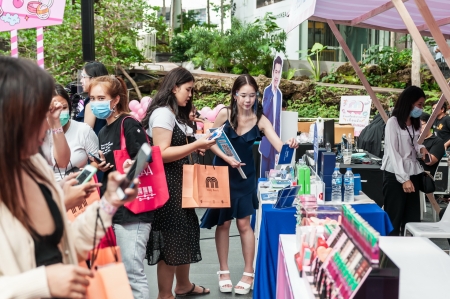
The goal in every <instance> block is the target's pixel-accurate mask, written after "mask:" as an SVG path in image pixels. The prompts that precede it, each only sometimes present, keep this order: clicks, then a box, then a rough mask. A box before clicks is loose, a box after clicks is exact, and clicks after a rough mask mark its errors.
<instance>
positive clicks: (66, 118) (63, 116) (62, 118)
mask: <svg viewBox="0 0 450 299" xmlns="http://www.w3.org/2000/svg"><path fill="white" fill-rule="evenodd" d="M69 119H70V114H69V111H67V110H66V111H61V114H60V115H59V121H60V122H61V126H63V127H64V126H65V125H66V124H67V123H68V122H69Z"/></svg>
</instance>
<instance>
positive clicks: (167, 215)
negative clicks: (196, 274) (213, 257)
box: [142, 67, 215, 299]
mask: <svg viewBox="0 0 450 299" xmlns="http://www.w3.org/2000/svg"><path fill="white" fill-rule="evenodd" d="M193 89H194V77H193V76H192V74H191V73H190V72H189V71H188V70H186V69H185V68H182V67H179V68H175V69H173V70H171V71H170V72H169V73H167V75H166V76H165V77H164V79H163V81H162V83H161V85H160V87H159V90H158V93H157V94H156V96H155V97H154V98H153V101H152V103H151V104H150V106H149V107H148V109H147V115H146V116H145V117H144V119H143V120H142V124H143V126H144V127H145V129H146V130H147V133H148V135H149V136H150V139H151V142H152V144H153V145H156V146H159V148H160V149H161V155H162V159H163V162H164V170H165V172H166V178H167V186H168V188H169V196H170V197H169V200H168V201H167V203H166V204H165V205H164V206H163V207H162V208H160V209H158V210H156V211H155V221H154V222H153V229H152V232H151V234H150V240H149V242H148V245H147V260H148V264H149V265H155V264H157V265H158V288H159V293H158V298H159V299H172V298H173V293H172V285H173V279H174V277H175V276H176V278H177V280H176V286H175V290H174V291H175V295H176V296H177V297H178V296H179V297H184V296H196V295H205V294H209V290H208V289H206V288H204V287H202V286H198V285H196V284H194V283H191V282H190V280H189V268H190V264H191V263H197V262H199V261H201V260H202V255H201V252H200V228H199V225H198V217H197V214H196V213H195V209H183V208H182V207H181V193H182V181H183V165H184V164H189V156H190V154H191V153H193V152H195V151H203V150H205V149H208V148H210V147H211V146H212V145H213V144H215V141H214V140H207V137H203V138H202V139H199V140H195V139H194V138H193V137H192V136H193V133H194V132H193V129H192V128H191V127H190V126H189V122H190V121H189V113H190V111H191V107H192V95H193ZM194 140H195V141H194Z"/></svg>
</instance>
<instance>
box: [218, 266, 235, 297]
mask: <svg viewBox="0 0 450 299" xmlns="http://www.w3.org/2000/svg"><path fill="white" fill-rule="evenodd" d="M221 274H230V270H224V271H217V276H218V278H219V290H220V291H221V292H222V293H231V292H232V291H233V282H231V280H229V279H227V280H220V275H221ZM226 285H230V286H231V287H225V286H226Z"/></svg>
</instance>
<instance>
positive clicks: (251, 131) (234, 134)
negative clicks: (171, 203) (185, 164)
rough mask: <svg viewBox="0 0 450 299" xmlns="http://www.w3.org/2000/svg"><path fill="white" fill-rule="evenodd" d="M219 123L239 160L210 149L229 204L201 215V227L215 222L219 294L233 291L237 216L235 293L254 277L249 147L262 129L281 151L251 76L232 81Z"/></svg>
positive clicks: (252, 172) (248, 286) (255, 203)
mask: <svg viewBox="0 0 450 299" xmlns="http://www.w3.org/2000/svg"><path fill="white" fill-rule="evenodd" d="M222 125H224V129H223V131H224V132H225V134H226V135H227V137H228V139H229V140H230V143H231V144H232V145H233V148H234V149H235V151H236V153H237V155H238V156H239V158H240V160H241V161H242V162H238V161H237V160H236V159H234V157H232V156H228V155H226V154H225V153H223V152H222V151H221V150H220V149H219V147H217V146H214V147H212V148H211V150H212V151H213V152H214V153H215V154H216V157H215V158H214V164H215V165H218V166H228V167H229V169H228V173H229V180H230V197H231V207H230V208H222V209H208V210H207V211H206V213H205V215H204V216H203V218H202V223H201V227H202V228H208V229H210V228H212V227H214V226H216V225H217V228H216V236H215V238H216V249H217V255H218V257H219V264H220V271H218V272H217V274H218V275H219V288H220V291H221V292H222V293H229V292H232V290H233V285H232V282H231V280H230V271H229V268H228V248H229V235H230V226H231V220H233V219H236V225H237V228H238V230H239V235H240V237H241V243H242V254H243V256H244V262H245V267H244V274H243V276H242V278H241V280H240V281H239V282H238V284H237V285H236V287H235V288H234V292H235V293H236V294H242V295H245V294H248V293H249V292H250V289H251V287H252V284H253V277H254V274H253V272H254V271H253V258H254V253H255V236H254V234H253V230H252V228H251V226H250V215H252V214H253V213H254V212H255V209H257V208H258V197H257V195H256V191H257V190H256V189H257V186H256V170H255V165H254V163H253V154H252V147H253V144H254V142H255V141H257V140H261V136H262V134H261V132H262V133H264V135H265V136H266V137H267V139H268V140H269V142H270V143H271V144H272V146H273V147H274V148H275V149H276V150H277V151H278V152H280V151H281V147H282V146H283V142H282V141H281V139H280V138H279V137H278V135H277V134H276V133H275V130H274V129H273V126H272V124H271V123H270V121H269V120H268V119H267V118H266V117H265V116H264V115H263V114H262V107H261V104H259V103H258V85H257V84H256V81H255V79H254V78H253V77H252V76H250V75H241V76H239V77H238V78H236V81H234V84H233V88H232V90H231V104H230V106H229V107H226V108H224V109H221V110H220V112H219V114H218V115H217V117H216V120H215V122H214V125H213V128H218V127H220V126H222ZM287 143H288V144H289V146H290V147H292V148H296V147H297V146H298V145H297V142H296V141H295V138H291V139H289V140H288V141H287ZM239 167H240V168H241V169H242V171H243V172H244V173H245V176H246V177H247V178H246V179H244V178H242V177H241V175H240V174H239V171H238V168H239Z"/></svg>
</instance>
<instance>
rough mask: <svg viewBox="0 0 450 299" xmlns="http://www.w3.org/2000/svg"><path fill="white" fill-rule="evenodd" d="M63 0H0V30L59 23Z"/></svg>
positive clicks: (64, 3)
mask: <svg viewBox="0 0 450 299" xmlns="http://www.w3.org/2000/svg"><path fill="white" fill-rule="evenodd" d="M65 5H66V1H65V0H37V1H36V0H31V1H30V0H0V32H3V31H12V30H20V29H29V28H38V27H46V26H52V25H59V24H62V22H63V16H64V7H65Z"/></svg>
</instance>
